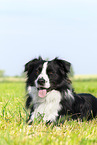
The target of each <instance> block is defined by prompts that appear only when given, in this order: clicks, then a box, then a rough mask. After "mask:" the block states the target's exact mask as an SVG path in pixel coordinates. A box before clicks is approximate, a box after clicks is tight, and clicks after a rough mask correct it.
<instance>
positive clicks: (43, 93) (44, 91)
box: [38, 87, 50, 98]
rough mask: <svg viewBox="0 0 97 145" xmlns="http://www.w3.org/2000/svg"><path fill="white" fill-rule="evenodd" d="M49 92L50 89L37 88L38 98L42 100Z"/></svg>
mask: <svg viewBox="0 0 97 145" xmlns="http://www.w3.org/2000/svg"><path fill="white" fill-rule="evenodd" d="M49 90H50V88H48V89H47V88H43V87H40V88H38V96H39V97H40V98H44V97H46V94H47V92H48V91H49Z"/></svg>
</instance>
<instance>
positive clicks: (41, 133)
mask: <svg viewBox="0 0 97 145" xmlns="http://www.w3.org/2000/svg"><path fill="white" fill-rule="evenodd" d="M73 87H74V88H75V91H76V92H77V93H81V92H85V93H92V94H93V95H94V96H96V97H97V79H89V80H88V79H85V80H83V79H82V80H81V79H80V80H79V79H73ZM25 95H26V92H25V83H24V80H20V79H18V80H17V79H10V80H1V82H0V145H96V144H97V119H93V120H91V121H83V122H81V121H76V120H75V121H67V120H66V121H65V122H64V124H63V125H62V124H60V126H53V125H52V124H51V125H49V126H46V125H45V123H43V122H42V121H41V122H37V121H36V122H35V123H34V124H33V125H31V126H28V125H27V124H26V119H27V117H28V114H29V112H27V110H26V109H25V98H26V97H25Z"/></svg>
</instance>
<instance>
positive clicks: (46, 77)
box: [35, 62, 50, 88]
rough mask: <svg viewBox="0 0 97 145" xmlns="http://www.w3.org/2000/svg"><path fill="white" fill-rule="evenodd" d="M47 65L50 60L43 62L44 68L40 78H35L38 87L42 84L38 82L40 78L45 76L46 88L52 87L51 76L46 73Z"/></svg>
mask: <svg viewBox="0 0 97 145" xmlns="http://www.w3.org/2000/svg"><path fill="white" fill-rule="evenodd" d="M47 65H48V62H45V63H44V64H43V69H42V71H41V73H40V75H39V76H38V78H37V79H36V80H35V85H36V87H37V88H38V87H41V86H39V85H38V83H37V81H38V79H41V78H43V79H44V80H45V85H44V88H49V87H50V81H49V77H48V75H47V74H46V69H47Z"/></svg>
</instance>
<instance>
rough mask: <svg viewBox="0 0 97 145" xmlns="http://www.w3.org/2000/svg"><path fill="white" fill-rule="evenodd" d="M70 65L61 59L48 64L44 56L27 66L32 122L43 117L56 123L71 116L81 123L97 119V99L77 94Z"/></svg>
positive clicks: (30, 118)
mask: <svg viewBox="0 0 97 145" xmlns="http://www.w3.org/2000/svg"><path fill="white" fill-rule="evenodd" d="M70 65H71V64H70V63H69V62H67V61H65V60H60V59H58V58H55V59H54V60H52V61H45V60H43V59H42V58H41V57H39V58H38V59H33V60H31V61H29V62H28V63H27V64H26V65H25V72H27V82H26V85H27V91H28V97H27V101H26V107H27V108H29V109H30V116H29V119H28V123H32V122H33V121H34V119H35V118H37V117H38V116H39V115H40V114H41V115H43V120H44V121H45V122H56V121H57V120H58V119H59V118H62V117H64V116H67V115H68V116H70V117H71V118H72V119H77V118H80V119H81V120H83V118H86V119H87V120H89V119H91V118H93V117H96V116H97V98H95V97H94V96H93V95H91V94H84V93H83V94H76V93H75V92H74V91H73V89H72V86H71V81H70V80H69V78H68V73H69V71H70Z"/></svg>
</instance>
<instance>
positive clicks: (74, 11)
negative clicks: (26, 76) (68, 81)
mask: <svg viewBox="0 0 97 145" xmlns="http://www.w3.org/2000/svg"><path fill="white" fill-rule="evenodd" d="M39 55H41V56H42V57H43V58H44V59H45V58H49V59H53V58H54V57H57V56H58V57H59V58H62V59H65V60H67V61H69V62H71V63H72V65H73V68H74V71H75V74H97V64H96V63H97V0H60V1H59V0H0V69H3V70H5V72H6V74H7V75H10V76H11V75H19V74H20V73H21V72H22V71H23V69H24V64H25V63H26V62H28V61H29V60H30V59H32V58H35V57H38V56H39Z"/></svg>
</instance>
